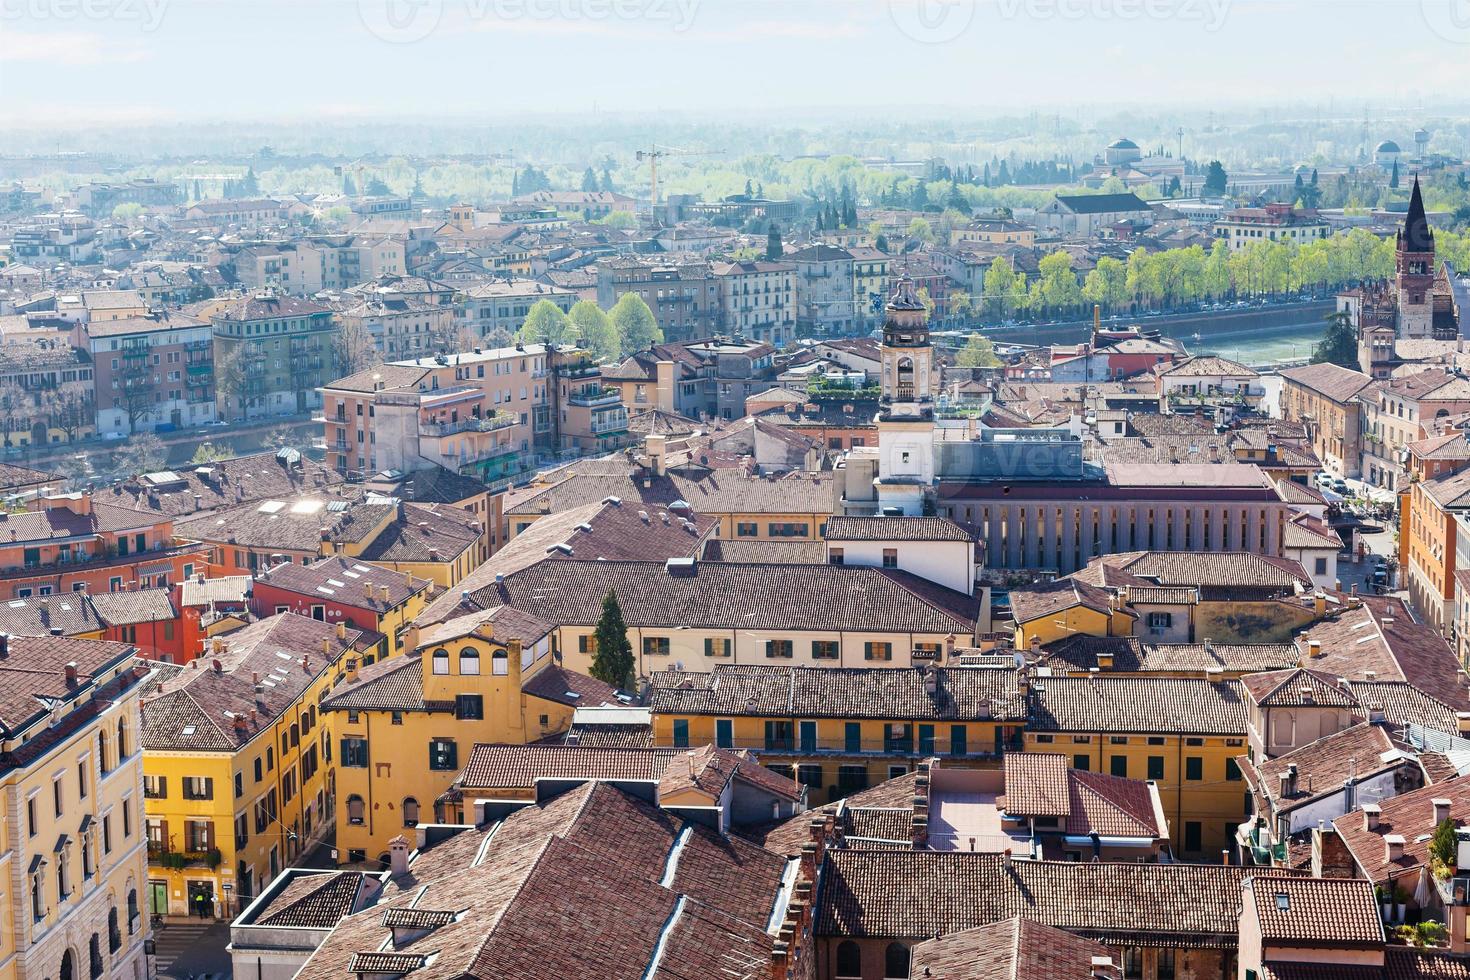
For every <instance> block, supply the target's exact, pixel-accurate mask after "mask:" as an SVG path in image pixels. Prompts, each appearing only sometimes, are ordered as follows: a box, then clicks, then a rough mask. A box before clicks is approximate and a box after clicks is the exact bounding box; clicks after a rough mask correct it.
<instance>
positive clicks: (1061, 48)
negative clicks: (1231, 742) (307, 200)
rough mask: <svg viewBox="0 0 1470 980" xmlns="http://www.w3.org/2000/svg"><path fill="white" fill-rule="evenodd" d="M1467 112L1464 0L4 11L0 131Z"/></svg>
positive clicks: (148, 5)
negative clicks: (243, 124) (529, 115)
mask: <svg viewBox="0 0 1470 980" xmlns="http://www.w3.org/2000/svg"><path fill="white" fill-rule="evenodd" d="M1466 93H1470V0H1357V2H1341V0H0V122H11V123H20V124H27V125H35V124H38V123H42V124H44V123H51V124H56V125H62V126H64V125H66V124H68V123H73V122H90V121H95V120H99V119H106V120H116V119H124V120H128V119H136V120H145V121H154V122H156V121H161V120H163V121H166V120H170V119H193V118H200V117H215V118H219V117H221V116H224V117H239V118H250V119H262V118H273V117H274V118H281V117H286V118H291V117H301V116H313V115H319V114H324V113H325V114H331V115H337V116H351V115H361V116H366V115H369V114H373V113H386V114H390V115H394V116H403V115H412V114H419V113H423V114H433V115H458V116H471V117H473V116H483V115H495V116H499V115H506V114H515V113H522V112H537V113H544V112H578V113H581V112H586V111H588V110H591V109H593V108H594V107H596V108H599V109H602V110H617V111H658V110H663V109H674V110H690V109H692V110H698V109H701V108H710V109H764V108H771V109H779V108H781V107H783V106H852V107H862V106H892V105H906V104H925V105H953V106H960V107H966V108H970V109H975V110H979V111H995V112H1005V111H1007V110H1012V109H1020V108H1024V107H1026V106H1030V105H1039V106H1067V105H1078V104H1091V105H1103V106H1106V105H1109V104H1113V105H1119V106H1122V105H1125V104H1142V105H1155V106H1163V105H1175V104H1178V103H1181V102H1183V103H1192V104H1197V105H1200V106H1201V107H1207V106H1218V105H1223V104H1228V103H1237V102H1256V101H1263V102H1265V101H1271V102H1279V101H1281V100H1284V99H1292V100H1308V101H1318V102H1321V103H1324V104H1325V103H1326V102H1327V100H1329V99H1332V100H1334V103H1335V105H1336V106H1337V107H1338V108H1344V107H1349V106H1356V105H1360V104H1361V102H1362V100H1363V99H1364V98H1373V99H1375V100H1376V101H1379V102H1381V103H1386V104H1392V105H1401V106H1402V105H1415V104H1418V103H1419V102H1420V101H1422V100H1429V101H1433V100H1436V99H1442V98H1457V99H1463V98H1464V97H1465V95H1466Z"/></svg>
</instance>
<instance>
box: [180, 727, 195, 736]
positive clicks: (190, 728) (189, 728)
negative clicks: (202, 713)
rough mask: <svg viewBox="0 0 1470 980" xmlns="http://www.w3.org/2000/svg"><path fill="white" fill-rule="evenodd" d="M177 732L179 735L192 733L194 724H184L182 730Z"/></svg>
mask: <svg viewBox="0 0 1470 980" xmlns="http://www.w3.org/2000/svg"><path fill="white" fill-rule="evenodd" d="M179 734H180V735H193V734H194V726H193V725H185V726H184V730H183V731H182V732H180V733H179Z"/></svg>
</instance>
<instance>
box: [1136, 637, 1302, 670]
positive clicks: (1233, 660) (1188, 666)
mask: <svg viewBox="0 0 1470 980" xmlns="http://www.w3.org/2000/svg"><path fill="white" fill-rule="evenodd" d="M1294 663H1296V648H1295V647H1293V646H1292V645H1291V644H1290V643H1145V644H1144V645H1143V669H1144V670H1171V671H1184V670H1197V671H1206V670H1209V669H1210V668H1212V667H1218V668H1220V669H1221V670H1224V671H1226V672H1229V673H1241V674H1249V673H1252V672H1255V671H1262V670H1278V669H1281V668H1285V667H1289V666H1291V665H1292V664H1294Z"/></svg>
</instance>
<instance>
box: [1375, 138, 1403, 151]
mask: <svg viewBox="0 0 1470 980" xmlns="http://www.w3.org/2000/svg"><path fill="white" fill-rule="evenodd" d="M1373 152H1374V153H1402V152H1403V151H1402V150H1400V149H1399V145H1398V144H1397V143H1395V142H1394V141H1393V140H1384V141H1383V142H1382V143H1379V144H1378V147H1377V148H1376V149H1375V150H1374V151H1373Z"/></svg>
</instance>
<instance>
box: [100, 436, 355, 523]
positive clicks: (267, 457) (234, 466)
mask: <svg viewBox="0 0 1470 980" xmlns="http://www.w3.org/2000/svg"><path fill="white" fill-rule="evenodd" d="M343 487H344V481H343V478H342V476H341V475H340V474H338V473H337V472H336V471H335V470H332V469H329V468H328V467H325V466H323V465H322V464H320V463H317V462H313V461H312V460H310V459H307V458H306V457H304V456H300V455H299V454H298V456H296V457H294V458H290V459H286V458H282V457H280V456H278V455H277V454H276V453H269V452H267V453H256V454H254V455H250V456H237V457H235V458H233V459H224V460H216V461H215V462H212V463H209V464H207V465H204V466H195V467H183V468H181V469H179V470H175V471H168V472H165V473H151V474H146V475H144V476H139V477H134V478H133V479H130V480H125V481H123V482H122V483H116V484H113V485H112V486H111V487H110V488H108V489H104V490H99V491H98V492H96V493H95V494H93V502H94V504H95V503H99V502H100V503H105V504H112V505H115V506H118V507H126V508H129V509H132V510H140V511H150V512H153V513H157V514H164V515H168V516H173V517H182V516H185V515H192V514H194V513H196V512H198V511H204V510H213V509H215V508H218V507H237V506H239V505H241V504H245V503H251V502H254V501H260V500H265V499H268V498H277V499H281V498H289V497H293V496H297V495H299V494H304V493H313V492H316V493H320V492H323V491H326V490H336V491H338V492H339V493H340V490H341V489H342V488H343Z"/></svg>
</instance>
